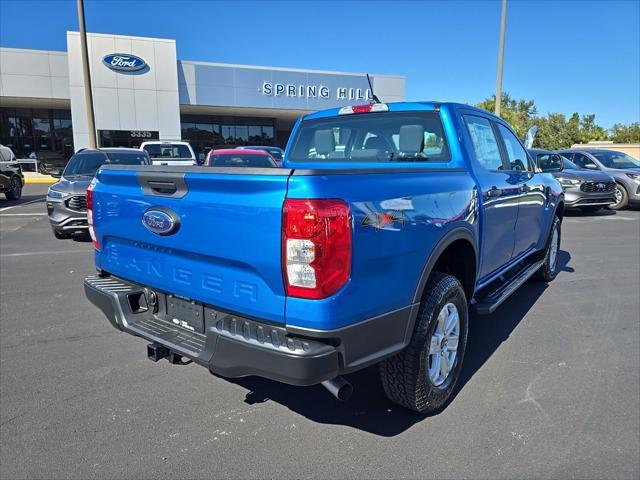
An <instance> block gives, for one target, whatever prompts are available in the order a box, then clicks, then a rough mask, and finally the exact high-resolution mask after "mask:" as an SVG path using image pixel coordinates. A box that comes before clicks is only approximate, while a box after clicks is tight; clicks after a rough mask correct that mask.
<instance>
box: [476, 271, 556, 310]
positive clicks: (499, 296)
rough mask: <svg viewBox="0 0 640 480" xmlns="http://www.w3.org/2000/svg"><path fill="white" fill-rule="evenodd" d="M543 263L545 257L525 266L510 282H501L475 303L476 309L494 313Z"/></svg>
mask: <svg viewBox="0 0 640 480" xmlns="http://www.w3.org/2000/svg"><path fill="white" fill-rule="evenodd" d="M543 263H544V259H543V260H538V261H537V262H535V263H531V264H529V265H527V266H525V267H523V268H522V270H520V271H519V272H518V273H516V274H515V275H514V276H513V277H511V279H509V281H508V282H506V283H503V284H501V285H500V286H499V287H498V288H496V289H495V290H494V291H492V292H490V293H489V294H487V295H486V296H484V297H482V298H480V299H479V300H478V301H477V302H476V303H475V304H474V305H473V309H474V311H475V312H476V313H478V314H479V315H488V314H490V313H493V312H494V311H495V309H496V308H498V307H499V306H500V305H501V304H502V302H504V301H505V300H506V299H507V298H509V297H510V296H511V294H512V293H513V292H515V291H516V290H517V289H518V288H520V287H521V286H522V284H523V283H524V282H526V281H527V280H529V279H530V278H531V277H532V276H533V274H534V273H536V272H537V271H538V269H539V268H540V267H541V266H542V264H543Z"/></svg>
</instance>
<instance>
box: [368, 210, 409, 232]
mask: <svg viewBox="0 0 640 480" xmlns="http://www.w3.org/2000/svg"><path fill="white" fill-rule="evenodd" d="M405 222H406V218H405V216H404V211H403V210H399V211H396V210H391V211H387V212H369V213H367V214H366V215H365V217H364V218H363V219H362V222H361V223H360V225H361V226H363V227H374V228H375V229H376V230H379V229H381V228H384V227H385V226H386V225H388V226H390V227H392V226H394V225H395V224H396V223H399V224H400V226H401V227H404V224H405Z"/></svg>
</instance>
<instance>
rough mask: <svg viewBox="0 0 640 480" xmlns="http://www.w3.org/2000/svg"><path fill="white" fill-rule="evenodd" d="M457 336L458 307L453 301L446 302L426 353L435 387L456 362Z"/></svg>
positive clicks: (458, 334)
mask: <svg viewBox="0 0 640 480" xmlns="http://www.w3.org/2000/svg"><path fill="white" fill-rule="evenodd" d="M459 338H460V314H459V313H458V308H457V307H456V306H455V305H454V304H453V303H447V304H446V305H445V306H444V307H442V310H440V313H439V314H438V319H437V324H436V328H435V330H434V331H433V335H432V336H431V341H430V343H429V353H428V354H427V366H428V374H429V379H430V380H431V383H433V384H434V385H435V386H436V387H438V386H440V385H442V384H443V383H444V382H445V380H446V379H447V378H448V377H449V374H450V373H451V371H452V370H453V368H454V366H455V364H456V358H457V356H458V341H459Z"/></svg>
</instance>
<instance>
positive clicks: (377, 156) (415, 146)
mask: <svg viewBox="0 0 640 480" xmlns="http://www.w3.org/2000/svg"><path fill="white" fill-rule="evenodd" d="M448 160H449V150H448V148H447V142H446V140H445V137H444V133H443V130H442V122H441V121H440V115H439V114H438V113H436V112H385V113H367V114H352V115H344V116H339V117H331V118H321V119H317V120H306V121H303V122H302V124H301V125H300V128H299V129H298V132H297V134H296V137H295V139H294V141H293V143H292V148H291V152H290V153H289V156H288V161H291V162H313V161H323V162H391V161H419V162H446V161H448Z"/></svg>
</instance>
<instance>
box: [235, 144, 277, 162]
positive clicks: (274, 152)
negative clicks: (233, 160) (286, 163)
mask: <svg viewBox="0 0 640 480" xmlns="http://www.w3.org/2000/svg"><path fill="white" fill-rule="evenodd" d="M238 149H239V150H264V151H265V152H268V153H269V155H271V156H272V157H273V158H274V159H275V161H276V163H277V164H278V166H280V165H282V160H283V159H284V150H282V149H281V148H280V147H269V146H259V145H258V146H250V147H238Z"/></svg>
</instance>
